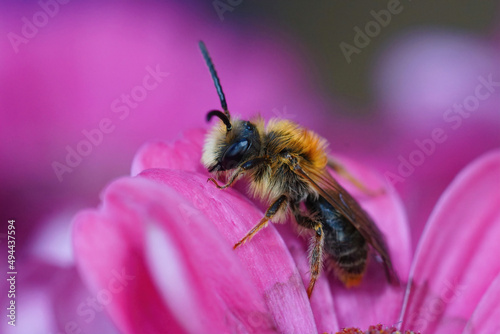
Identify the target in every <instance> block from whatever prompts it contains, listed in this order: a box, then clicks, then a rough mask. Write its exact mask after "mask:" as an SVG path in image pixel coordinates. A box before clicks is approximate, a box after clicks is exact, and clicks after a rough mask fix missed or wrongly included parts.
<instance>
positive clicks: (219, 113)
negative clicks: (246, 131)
mask: <svg viewBox="0 0 500 334" xmlns="http://www.w3.org/2000/svg"><path fill="white" fill-rule="evenodd" d="M214 116H217V117H219V118H220V119H221V121H223V122H224V124H225V125H226V131H227V132H229V131H231V129H232V128H233V126H232V125H231V122H230V121H229V118H228V117H227V116H226V114H225V113H223V112H222V111H219V110H212V111H209V112H208V114H207V122H210V119H212V117H214Z"/></svg>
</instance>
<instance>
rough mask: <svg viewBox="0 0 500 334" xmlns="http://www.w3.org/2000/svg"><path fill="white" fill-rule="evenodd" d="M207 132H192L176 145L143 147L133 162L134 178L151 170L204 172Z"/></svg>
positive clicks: (149, 144)
mask: <svg viewBox="0 0 500 334" xmlns="http://www.w3.org/2000/svg"><path fill="white" fill-rule="evenodd" d="M205 132H206V131H205V130H202V129H196V130H191V131H189V132H187V133H186V134H185V135H184V136H182V138H181V139H179V140H177V141H176V142H174V143H166V142H162V141H158V142H150V143H146V144H144V145H142V147H141V148H140V149H139V151H137V153H136V154H135V157H134V160H133V162H132V172H131V174H132V176H135V175H137V174H139V173H140V172H142V171H143V170H145V169H149V168H168V169H182V170H186V171H204V170H205V168H204V167H203V166H202V165H201V163H200V160H201V152H202V149H203V140H204V139H205Z"/></svg>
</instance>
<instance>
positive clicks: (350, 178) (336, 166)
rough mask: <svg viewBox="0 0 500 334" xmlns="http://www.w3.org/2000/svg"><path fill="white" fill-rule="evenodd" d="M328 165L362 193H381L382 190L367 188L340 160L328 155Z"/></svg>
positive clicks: (370, 194) (376, 194) (371, 194)
mask: <svg viewBox="0 0 500 334" xmlns="http://www.w3.org/2000/svg"><path fill="white" fill-rule="evenodd" d="M327 165H328V167H330V168H331V169H333V170H334V171H335V172H337V174H339V175H340V176H342V177H343V178H344V179H346V180H348V181H349V182H351V183H352V184H353V185H354V186H355V187H356V188H358V189H359V190H361V191H362V192H363V193H365V194H366V195H368V196H378V195H380V194H381V193H383V192H384V191H383V190H380V189H379V190H372V189H368V187H367V186H365V185H364V184H363V183H362V182H361V181H359V180H358V179H357V178H355V177H354V175H352V174H351V173H350V172H349V171H348V170H347V168H345V166H344V165H342V164H341V163H340V162H338V161H336V160H334V159H333V158H331V157H329V158H328V164H327Z"/></svg>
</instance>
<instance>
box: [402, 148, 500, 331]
mask: <svg viewBox="0 0 500 334" xmlns="http://www.w3.org/2000/svg"><path fill="white" fill-rule="evenodd" d="M498 184H500V151H498V150H497V151H493V152H491V153H489V154H486V155H484V156H482V157H480V158H478V159H477V160H476V161H475V162H473V163H472V164H470V165H469V166H468V167H467V168H466V169H464V170H463V171H462V172H461V173H460V174H459V175H458V176H457V177H456V178H455V180H454V181H453V182H452V184H451V185H450V186H449V187H448V189H447V190H446V191H445V193H444V194H443V196H442V197H441V199H440V200H439V202H438V203H437V205H436V207H435V209H434V211H433V213H432V215H431V217H430V219H429V222H428V223H427V225H426V227H425V230H424V234H423V236H422V239H421V242H420V244H419V245H418V247H417V252H416V255H415V261H414V263H413V265H412V269H411V272H410V277H411V280H412V283H411V285H410V286H409V288H408V291H407V296H406V301H405V308H404V313H403V318H402V319H403V327H405V328H412V329H415V330H420V331H423V332H438V333H445V332H446V333H452V332H453V333H458V332H461V331H462V330H463V329H464V326H465V324H466V323H467V319H469V317H470V316H471V314H472V312H473V311H474V309H475V308H476V306H477V305H478V303H479V301H480V300H481V298H482V296H483V295H484V293H485V292H486V290H487V289H488V286H490V284H491V282H492V281H493V279H494V278H495V276H497V275H498V273H499V272H500V262H498V257H497V254H499V253H500V243H498V235H500V211H499V210H498V208H499V207H500V193H499V192H498Z"/></svg>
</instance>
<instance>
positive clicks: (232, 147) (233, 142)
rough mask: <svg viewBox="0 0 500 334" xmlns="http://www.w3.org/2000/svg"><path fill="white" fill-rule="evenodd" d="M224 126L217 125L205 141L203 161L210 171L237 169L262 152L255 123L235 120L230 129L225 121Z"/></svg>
mask: <svg viewBox="0 0 500 334" xmlns="http://www.w3.org/2000/svg"><path fill="white" fill-rule="evenodd" d="M223 122H224V120H223ZM224 126H225V129H224V127H223V125H222V124H219V125H216V126H215V127H214V128H213V129H212V132H211V133H209V135H208V136H207V140H206V142H205V147H204V149H203V156H202V162H203V164H204V165H205V167H207V169H208V171H209V172H223V171H227V170H231V169H235V168H237V167H239V166H240V165H241V164H243V163H244V162H246V161H248V160H250V159H252V158H254V157H257V156H258V155H259V153H260V147H261V142H260V135H259V132H258V130H257V127H256V126H255V125H254V124H253V123H251V122H249V121H242V120H235V121H233V123H232V124H231V130H229V131H228V130H227V125H226V124H225V122H224Z"/></svg>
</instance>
